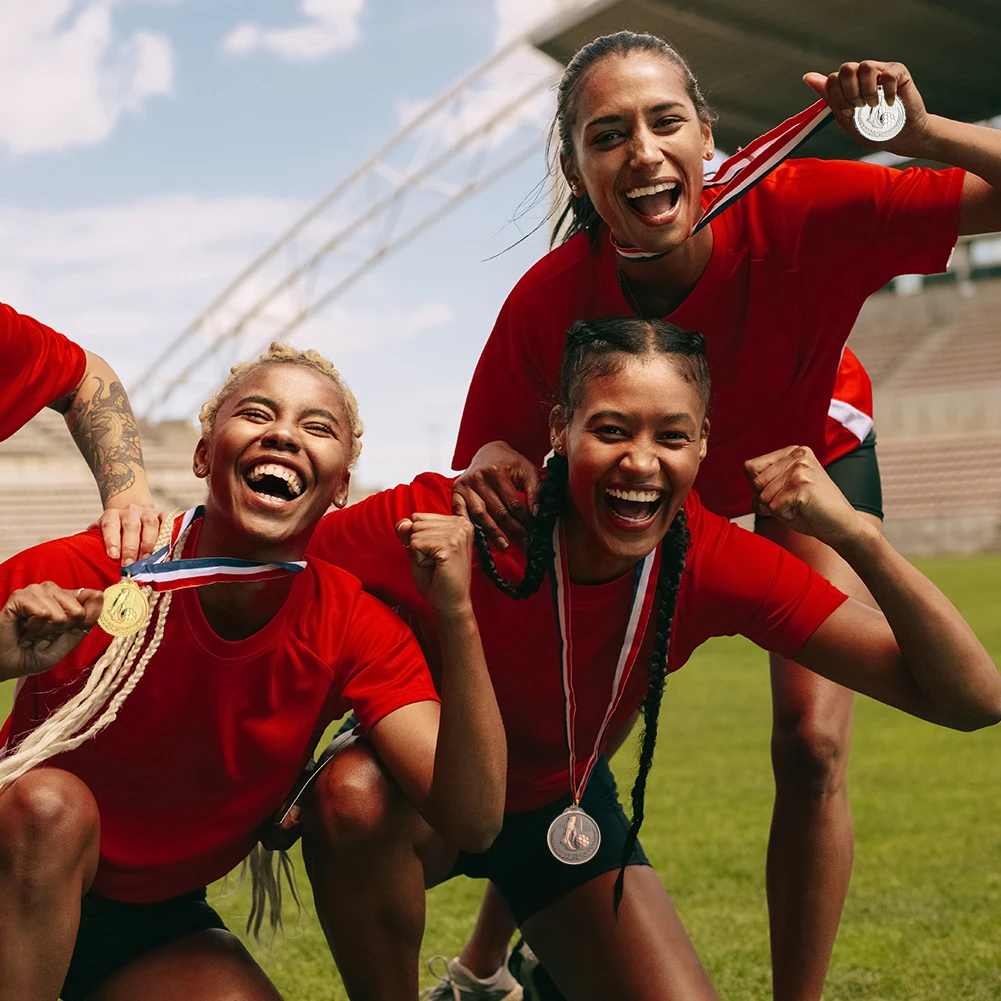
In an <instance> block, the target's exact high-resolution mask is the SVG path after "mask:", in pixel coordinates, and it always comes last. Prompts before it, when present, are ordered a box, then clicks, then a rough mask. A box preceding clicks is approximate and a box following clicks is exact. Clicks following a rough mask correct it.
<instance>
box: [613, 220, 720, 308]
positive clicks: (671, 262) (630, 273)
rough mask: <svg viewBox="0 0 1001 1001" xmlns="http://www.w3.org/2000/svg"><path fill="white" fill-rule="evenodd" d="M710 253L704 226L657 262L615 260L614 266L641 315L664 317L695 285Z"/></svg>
mask: <svg viewBox="0 0 1001 1001" xmlns="http://www.w3.org/2000/svg"><path fill="white" fill-rule="evenodd" d="M712 252H713V232H712V227H711V226H706V227H704V228H703V229H700V230H699V231H698V233H696V234H695V236H691V237H689V238H688V239H687V240H685V242H684V243H682V244H681V246H679V247H675V248H674V250H672V251H671V252H670V253H669V254H665V255H664V256H663V257H660V258H658V259H657V260H647V261H643V260H640V261H631V260H628V259H627V258H624V257H618V256H617V262H618V268H619V271H620V272H621V274H622V275H623V276H624V277H625V279H626V281H627V282H628V284H629V289H630V291H631V292H632V294H633V295H634V296H635V297H636V298H637V300H638V302H637V305H639V306H641V307H642V312H643V313H644V314H649V315H656V316H666V315H667V314H668V313H670V312H672V311H673V310H675V309H677V307H678V306H680V305H681V303H682V302H684V300H685V298H686V296H687V295H688V293H689V292H691V291H692V289H693V288H694V287H695V285H696V284H697V283H698V280H699V279H700V278H701V277H702V275H703V274H704V273H705V270H706V268H707V267H708V265H709V260H710V258H711V257H712Z"/></svg>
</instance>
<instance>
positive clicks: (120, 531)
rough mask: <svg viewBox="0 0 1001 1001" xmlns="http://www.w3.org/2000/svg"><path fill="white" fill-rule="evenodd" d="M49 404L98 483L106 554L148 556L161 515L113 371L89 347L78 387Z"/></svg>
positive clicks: (128, 409) (128, 560)
mask: <svg viewBox="0 0 1001 1001" xmlns="http://www.w3.org/2000/svg"><path fill="white" fill-rule="evenodd" d="M49 406H50V407H51V408H52V409H53V410H56V411H58V412H59V413H61V414H62V415H63V416H64V417H65V419H66V426H67V427H68V428H69V431H70V434H71V435H72V436H73V440H74V441H75V442H76V446H77V448H79V449H80V454H81V455H82V456H83V457H84V459H85V460H86V461H87V465H88V466H90V471H91V473H92V474H93V476H94V480H95V482H96V483H97V489H98V490H99V491H100V494H101V503H102V504H103V505H104V507H105V513H104V515H102V517H101V521H100V525H101V531H102V534H103V536H104V544H105V548H106V549H107V552H108V555H109V556H110V557H111V558H112V559H118V558H119V557H121V560H122V563H123V564H126V563H131V562H133V561H134V560H136V559H138V558H140V557H143V556H148V555H149V554H150V553H151V552H152V551H153V546H154V545H155V543H156V536H157V532H158V531H159V528H160V518H159V515H158V513H157V511H156V510H155V509H154V508H153V499H152V497H151V496H150V491H149V484H148V483H147V482H146V467H145V466H144V464H143V454H142V442H141V441H140V440H139V428H138V427H136V420H135V417H134V416H133V414H132V407H131V405H130V404H129V398H128V396H127V395H126V393H125V389H124V387H123V386H122V384H121V382H120V381H119V379H118V376H117V375H116V374H115V372H114V369H112V368H111V366H110V365H109V364H108V363H107V362H106V361H105V360H104V359H103V358H101V357H100V356H99V355H95V354H91V352H90V351H88V352H87V369H86V371H85V372H84V376H83V379H81V381H80V385H79V386H77V388H76V390H75V391H74V392H73V393H68V394H67V395H66V396H64V397H62V398H61V399H58V400H55V401H53V402H52V403H51V404H49Z"/></svg>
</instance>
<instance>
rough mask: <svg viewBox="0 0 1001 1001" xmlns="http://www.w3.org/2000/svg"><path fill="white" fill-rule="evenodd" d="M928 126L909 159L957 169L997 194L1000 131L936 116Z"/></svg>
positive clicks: (1000, 181) (1000, 185)
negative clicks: (933, 161)
mask: <svg viewBox="0 0 1001 1001" xmlns="http://www.w3.org/2000/svg"><path fill="white" fill-rule="evenodd" d="M930 124H931V128H930V129H929V134H928V136H927V138H926V140H925V142H923V143H921V144H920V148H919V149H916V150H914V151H913V153H912V154H911V155H913V156H915V157H920V158H923V159H926V160H935V161H937V162H938V163H947V164H949V165H950V166H953V167H961V168H962V169H963V170H967V171H969V172H970V173H971V174H976V175H977V177H980V178H983V180H985V181H986V182H987V183H988V184H989V185H990V186H991V187H992V188H997V189H999V190H1001V131H999V130H998V129H991V128H987V127H986V126H984V125H970V124H969V123H967V122H957V121H954V120H953V119H951V118H942V117H941V116H939V115H931V116H930Z"/></svg>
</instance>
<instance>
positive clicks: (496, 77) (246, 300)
mask: <svg viewBox="0 0 1001 1001" xmlns="http://www.w3.org/2000/svg"><path fill="white" fill-rule="evenodd" d="M559 70H560V67H559V65H558V64H557V63H555V62H554V61H551V60H549V59H548V57H545V56H543V55H542V54H541V53H539V52H538V51H537V50H535V49H533V48H532V46H531V41H530V40H529V39H528V38H525V37H523V38H519V39H517V40H516V41H513V42H511V43H510V44H508V45H506V46H505V47H504V48H502V49H500V50H499V51H498V52H496V53H495V54H494V55H493V56H492V57H491V58H490V59H488V60H486V61H485V62H483V63H481V64H480V65H479V66H477V67H476V68H475V69H474V70H472V71H471V72H470V73H468V74H467V75H466V76H465V77H463V78H462V79H461V80H459V82H458V83H456V84H455V85H454V86H453V87H451V88H450V89H449V90H448V91H446V92H445V93H444V94H443V95H442V96H441V97H439V98H438V99H437V100H436V101H434V102H433V103H430V104H429V105H428V106H427V107H425V108H424V109H423V110H420V111H419V113H418V114H416V115H415V117H414V118H413V119H412V120H411V121H410V122H409V123H408V124H407V125H406V126H405V127H404V128H402V129H401V130H400V131H399V132H398V133H397V134H396V135H395V136H394V137H393V138H392V139H390V140H389V142H387V143H386V144H385V145H384V146H382V147H381V148H380V149H379V150H378V151H377V152H376V153H374V154H373V155H372V156H371V157H370V158H369V159H368V160H367V161H365V162H364V163H363V164H362V165H361V166H360V167H358V168H357V169H356V170H355V171H354V172H353V173H351V174H350V176H348V177H346V178H345V179H344V180H342V181H341V182H340V183H339V184H337V185H336V187H334V188H333V189H332V190H331V191H330V192H329V193H328V194H327V195H325V196H324V197H323V198H322V199H320V201H319V202H317V203H316V204H315V205H314V206H313V207H312V208H311V209H310V210H309V211H308V212H306V213H305V214H304V215H303V216H302V217H301V218H300V219H298V220H297V221H296V222H295V223H294V224H293V225H292V226H291V227H290V228H289V229H288V230H287V231H286V232H285V233H284V234H282V236H281V237H280V238H279V239H278V240H276V241H275V243H274V244H273V245H272V246H271V247H269V248H268V249H267V250H266V251H265V252H264V253H262V254H261V255H260V256H259V257H258V258H257V259H256V260H254V261H253V262H252V263H251V264H250V265H249V266H248V267H247V268H245V269H244V271H243V272H241V273H240V274H239V275H238V276H237V277H236V278H235V279H234V280H233V281H232V282H231V283H230V284H229V285H228V286H227V287H226V288H225V289H224V290H223V291H222V292H221V293H220V294H219V295H218V296H217V297H216V299H215V300H214V301H213V302H212V303H211V305H210V306H209V307H208V308H207V309H206V310H205V311H204V312H203V313H202V314H201V315H200V316H198V317H197V318H196V319H195V320H193V321H192V322H191V323H190V324H189V325H188V326H187V327H186V328H185V329H184V330H183V331H182V332H181V333H180V334H179V335H178V336H177V337H176V338H175V339H174V340H173V341H171V342H170V344H169V345H168V346H167V347H166V348H164V350H163V351H162V352H161V353H160V354H159V355H158V356H157V357H156V358H155V359H153V361H152V362H151V363H150V365H149V366H148V368H147V369H146V370H145V371H144V372H143V373H142V374H141V375H140V377H139V378H138V380H136V382H135V383H134V384H133V386H132V387H130V395H131V396H132V398H133V400H134V401H135V402H136V405H137V410H138V412H139V413H140V414H141V415H142V416H144V417H146V418H147V419H161V418H164V417H169V416H172V415H173V414H175V413H176V411H177V409H178V407H177V397H178V396H179V394H180V391H182V390H183V389H184V388H185V387H192V388H193V384H195V385H197V386H198V388H200V389H204V388H207V386H208V385H211V384H214V383H216V382H218V380H219V377H220V375H221V372H222V371H224V369H225V367H227V366H228V365H231V364H232V363H233V362H234V361H236V360H238V359H240V358H246V357H252V356H253V355H255V354H257V353H259V352H260V351H262V350H264V349H265V348H266V347H267V345H268V344H269V343H270V342H271V341H272V340H287V339H288V338H289V337H291V336H292V335H293V333H294V332H295V331H296V329H297V328H298V327H300V326H301V325H302V324H303V323H304V322H305V321H306V320H307V319H308V318H310V317H311V316H313V315H315V314H316V313H317V312H318V311H319V310H322V309H323V308H324V307H326V306H328V305H330V303H332V302H333V301H334V300H335V299H337V298H338V297H339V296H342V295H343V294H344V293H345V292H346V291H347V290H348V289H349V288H351V286H352V285H353V284H354V283H355V282H357V281H358V280H359V279H360V278H362V277H363V276H364V275H366V274H367V273H368V272H370V271H371V270H372V269H373V268H375V267H376V266H377V265H378V264H379V263H380V262H382V261H383V260H385V259H386V258H387V257H388V256H389V255H390V254H392V253H393V252H394V251H396V250H398V249H399V248H401V247H403V246H404V245H405V244H407V243H409V242H410V241H412V240H413V239H415V238H416V237H417V236H419V235H420V234H421V233H423V232H424V231H426V230H427V229H428V228H429V227H431V226H433V225H434V224H435V223H436V222H438V221H439V220H440V219H442V218H443V217H444V216H446V215H447V214H448V213H450V212H452V211H453V210H454V209H455V208H457V207H458V206H459V205H460V204H461V203H462V202H463V201H464V200H466V199H467V198H469V197H470V195H472V194H474V193H475V192H477V191H479V190H481V189H482V188H484V187H486V186H487V185H488V184H490V183H491V182H493V181H495V180H497V179H498V178H500V177H501V176H503V175H504V174H505V173H507V172H508V171H509V170H511V169H512V168H513V167H515V166H516V165H517V164H519V163H521V162H522V161H524V160H526V159H527V158H528V157H530V156H537V155H538V154H539V152H540V150H541V149H542V147H543V144H544V138H545V132H546V126H547V123H548V117H549V113H550V101H549V99H548V97H547V93H548V92H549V91H550V90H551V89H552V87H553V85H554V83H555V80H556V79H557V76H558V73H559ZM202 382H205V383H206V386H202V385H201V383H202Z"/></svg>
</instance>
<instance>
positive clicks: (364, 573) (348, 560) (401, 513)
mask: <svg viewBox="0 0 1001 1001" xmlns="http://www.w3.org/2000/svg"><path fill="white" fill-rule="evenodd" d="M418 511H420V512H424V513H431V514H451V513H452V479H451V478H450V477H447V476H441V475H440V474H438V473H422V474H421V475H420V476H418V477H417V479H415V480H414V481H413V482H412V483H401V484H400V485H399V486H396V487H392V488H391V489H389V490H381V491H380V492H379V493H377V494H372V496H370V497H366V498H365V499H364V500H361V501H358V503H357V504H352V505H351V506H350V507H346V508H344V509H343V510H341V511H331V512H330V513H329V514H325V515H324V516H323V517H322V518H321V519H320V523H319V524H318V525H317V526H316V531H315V532H314V533H313V537H312V539H311V540H310V543H309V550H308V552H309V553H311V554H312V555H314V556H316V557H318V558H320V559H322V560H326V561H327V562H328V563H332V564H333V565H334V566H338V567H341V569H343V570H347V571H348V573H350V574H354V576H355V577H357V578H358V579H359V580H360V581H361V582H362V586H363V587H364V588H365V590H366V591H369V592H370V593H372V594H374V595H376V596H377V597H379V598H381V599H382V600H383V601H384V602H385V603H386V604H387V605H389V606H390V608H399V607H401V606H402V607H405V608H407V609H421V608H423V607H424V601H423V599H422V598H421V596H420V594H419V593H418V591H417V587H416V585H415V584H414V579H413V575H412V574H411V572H410V557H409V556H408V555H407V551H406V549H404V548H403V546H402V545H401V544H400V540H399V539H398V538H397V537H396V523H397V522H398V521H400V520H401V519H402V518H409V517H410V516H411V515H413V514H414V513H416V512H418Z"/></svg>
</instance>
